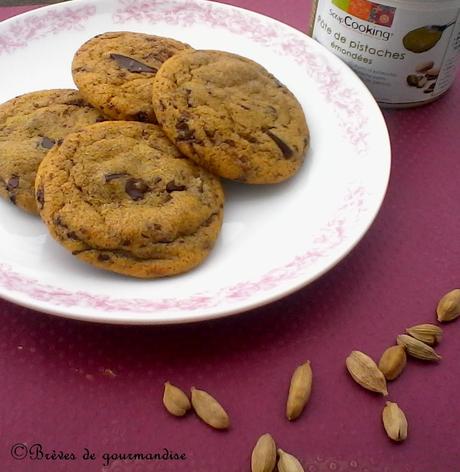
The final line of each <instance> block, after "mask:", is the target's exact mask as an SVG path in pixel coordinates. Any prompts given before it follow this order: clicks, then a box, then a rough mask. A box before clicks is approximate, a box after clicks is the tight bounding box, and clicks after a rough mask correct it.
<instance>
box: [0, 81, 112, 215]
mask: <svg viewBox="0 0 460 472" xmlns="http://www.w3.org/2000/svg"><path fill="white" fill-rule="evenodd" d="M103 120H104V117H103V116H102V115H101V114H100V113H99V111H97V110H96V109H95V108H93V107H92V106H91V105H89V104H88V103H87V102H85V101H84V100H83V98H82V97H81V95H80V94H79V93H78V91H77V90H70V89H55V90H43V91H39V92H32V93H28V94H25V95H21V96H20V97H16V98H13V99H12V100H9V101H8V102H6V103H3V104H2V105H0V195H1V196H2V197H3V198H6V199H8V200H10V201H11V202H13V203H15V204H16V205H17V206H18V207H20V208H22V209H24V210H26V211H28V212H30V213H38V211H37V206H36V204H35V195H34V185H35V174H36V172H37V169H38V166H39V164H40V162H41V161H42V159H43V158H44V157H45V155H46V154H47V152H48V151H49V150H50V149H51V148H52V147H53V146H54V145H55V144H56V143H59V142H61V140H62V139H63V138H64V137H65V136H66V135H67V134H69V133H71V132H74V131H78V130H79V129H81V128H82V127H84V126H87V125H91V124H94V123H96V122H98V121H103Z"/></svg>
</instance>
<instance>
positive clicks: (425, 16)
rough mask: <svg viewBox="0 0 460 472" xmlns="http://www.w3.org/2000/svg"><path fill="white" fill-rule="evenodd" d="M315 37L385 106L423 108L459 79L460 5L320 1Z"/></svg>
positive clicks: (458, 0) (422, 0)
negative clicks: (350, 69)
mask: <svg viewBox="0 0 460 472" xmlns="http://www.w3.org/2000/svg"><path fill="white" fill-rule="evenodd" d="M310 33H311V35H312V37H313V38H314V39H316V40H317V41H318V42H320V43H321V44H322V45H324V46H325V47H326V48H327V49H329V50H330V51H331V52H333V53H334V54H336V55H337V56H338V57H340V58H341V59H343V60H344V61H345V62H346V63H347V64H348V65H349V66H350V67H351V68H352V69H353V70H354V71H355V72H356V73H357V74H358V75H359V77H360V78H361V79H362V80H363V82H364V83H365V84H366V85H367V87H368V88H369V90H370V91H371V93H372V94H373V95H374V97H375V99H376V100H377V102H379V104H380V105H382V106H388V107H409V106H417V105H422V104H425V103H429V102H432V101H433V100H436V99H437V98H439V97H440V96H441V95H443V94H444V93H445V92H447V90H448V89H449V87H450V86H451V85H452V83H453V81H454V79H455V70H456V66H457V64H458V62H459V59H460V0H377V1H375V2H374V1H369V0H315V4H314V8H313V14H312V20H311V31H310Z"/></svg>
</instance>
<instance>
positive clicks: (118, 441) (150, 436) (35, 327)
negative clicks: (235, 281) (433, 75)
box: [0, 0, 460, 472]
mask: <svg viewBox="0 0 460 472" xmlns="http://www.w3.org/2000/svg"><path fill="white" fill-rule="evenodd" d="M227 3H233V4H237V5H239V6H242V7H246V8H249V9H253V10H256V11H260V12H262V13H265V14H268V15H270V16H273V17H276V18H278V19H280V20H282V21H285V22H287V23H289V24H291V25H293V26H294V27H297V28H299V29H302V30H306V25H307V23H308V17H309V11H310V7H311V4H310V2H309V0H289V1H286V2H275V1H270V2H266V1H265V0H239V1H234V2H227ZM14 13H15V11H14V10H13V11H12V10H11V9H9V10H4V9H1V8H0V19H2V18H5V17H6V16H7V15H11V14H14ZM384 114H385V118H386V120H387V124H388V128H389V131H390V136H391V141H392V148H393V164H392V175H391V181H390V186H389V190H388V194H387V197H386V199H385V201H384V204H383V207H382V210H381V212H380V214H379V215H378V217H377V219H376V221H375V223H374V224H373V226H372V227H371V229H370V230H369V232H368V233H367V235H366V236H365V237H364V239H363V240H362V242H361V243H360V244H359V245H358V246H357V247H356V248H355V249H354V251H353V252H352V253H351V254H350V255H349V256H348V257H347V258H346V259H345V260H344V261H343V262H342V263H340V264H339V265H338V266H337V267H335V268H334V269H333V270H332V271H330V272H329V273H327V274H326V275H325V276H323V277H322V278H321V279H319V280H318V281H316V282H315V283H313V284H312V285H310V286H308V287H306V288H304V289H303V290H300V291H299V292H297V293H295V294H293V295H291V296H289V297H287V298H285V299H283V300H280V301H278V302H276V303H273V304H271V305H269V306H266V307H263V308H260V309H258V310H254V311H252V312H249V313H244V314H242V315H238V316H234V317H231V318H228V319H223V320H219V321H213V322H209V323H200V324H194V325H185V326H169V327H122V326H107V325H92V324H85V323H81V322H75V321H68V320H64V319H59V318H56V317H51V316H48V315H44V314H40V313H37V312H33V311H31V310H27V309H25V308H21V307H18V306H16V305H14V304H11V303H8V302H6V301H2V302H0V308H1V309H0V400H1V407H0V470H1V471H2V472H22V471H24V472H54V471H70V472H73V471H76V472H80V471H85V472H86V471H116V472H151V471H152V472H154V471H155V472H156V471H159V472H169V471H174V472H175V471H178V472H180V471H187V472H245V471H249V470H250V466H249V464H250V454H251V450H252V447H253V445H254V443H255V441H256V440H257V438H258V437H259V436H260V435H261V434H263V433H265V432H270V433H271V434H272V435H273V436H274V438H275V439H276V441H277V443H278V445H279V447H281V448H283V449H284V450H286V451H288V452H291V453H293V454H295V455H296V456H297V457H299V459H301V461H302V463H303V465H304V469H305V471H307V472H322V471H347V472H354V471H359V472H364V471H367V472H455V471H458V470H460V452H459V447H458V438H457V433H456V432H458V425H459V423H460V407H459V406H458V392H459V391H460V375H458V374H459V367H458V359H460V342H459V339H460V320H458V321H457V322H454V323H451V324H449V325H445V326H444V328H445V330H444V334H445V336H444V339H443V341H442V343H441V344H440V346H439V349H438V351H439V353H440V354H441V355H442V356H443V360H442V361H441V362H440V364H439V365H435V364H426V363H423V362H416V361H413V360H410V361H409V362H408V366H407V368H406V371H405V372H404V373H403V375H402V376H401V377H400V378H399V379H398V380H396V381H395V382H393V383H391V384H390V385H389V391H390V395H389V397H388V399H390V400H392V401H396V402H398V403H399V405H400V406H401V408H402V409H403V410H404V411H405V413H406V415H407V418H408V421H409V438H408V440H407V441H406V442H405V443H404V444H402V445H395V444H392V443H391V442H390V441H389V440H388V439H387V437H386V435H385V432H384V430H383V427H382V423H381V411H382V409H383V406H384V404H385V400H384V399H383V398H382V397H380V396H378V395H374V394H372V393H370V392H367V391H364V390H363V389H361V388H359V387H358V386H357V385H356V384H355V383H354V382H353V381H352V379H351V378H350V376H349V375H348V374H347V373H346V370H345V358H346V356H347V355H348V354H349V352H350V351H351V350H353V349H359V350H362V351H364V352H366V353H368V354H369V355H371V356H373V357H374V358H375V359H378V358H379V357H380V355H381V354H382V352H383V351H384V349H385V348H386V347H388V346H389V345H391V344H393V343H394V341H395V337H396V335H397V334H399V333H400V332H402V331H403V330H404V328H406V327H407V326H410V325H413V324H418V323H424V322H433V321H434V320H435V315H434V310H435V306H436V303H437V301H438V299H439V297H440V295H442V294H443V293H444V292H446V291H448V290H450V289H452V288H455V287H459V286H460V245H459V235H460V185H459V176H460V151H459V149H460V120H459V117H460V77H457V82H456V84H455V85H454V87H453V88H452V90H451V91H450V93H449V94H447V95H446V96H445V97H444V98H443V99H441V100H439V101H437V102H435V103H433V104H431V105H428V106H426V107H422V108H418V109H412V110H402V111H385V112H384ZM306 359H310V360H311V363H312V368H313V373H314V384H313V392H312V396H311V399H310V402H309V404H308V406H307V409H306V411H305V412H304V414H303V416H302V417H301V418H300V419H299V420H297V421H296V422H295V423H289V422H288V421H287V420H286V419H285V418H284V407H285V400H286V394H287V389H288V384H289V379H290V375H291V372H292V370H293V369H294V368H295V367H296V366H297V365H298V364H300V363H301V362H303V361H305V360H306ZM165 380H170V381H171V382H172V383H174V384H176V385H178V386H180V387H182V388H183V389H188V388H189V387H191V386H192V385H194V386H196V387H198V388H203V389H205V390H207V391H209V392H210V393H212V394H214V395H215V397H216V398H218V399H219V400H220V402H221V403H222V404H223V405H224V406H225V408H226V409H227V411H228V413H229V415H230V417H231V421H232V426H231V429H230V430H229V431H228V432H219V431H214V430H212V429H210V428H209V427H207V426H206V425H204V424H203V423H202V422H200V421H199V420H198V419H197V417H196V416H194V415H192V414H191V415H188V416H187V417H185V418H182V419H176V418H173V417H171V416H169V415H168V414H167V413H166V412H165V410H164V409H163V406H162V404H161V397H162V390H163V382H164V381H165ZM15 443H27V444H28V445H29V446H30V445H32V444H34V443H41V444H42V445H43V448H44V450H45V451H46V452H49V453H51V452H52V451H53V449H54V450H55V451H57V452H58V451H66V452H74V453H75V454H76V455H77V456H81V454H82V453H83V452H84V448H85V447H86V448H89V449H90V450H91V451H92V452H94V453H96V454H97V456H98V458H97V459H96V460H95V461H91V462H88V461H83V460H82V459H80V458H77V459H76V460H75V461H65V460H45V459H43V460H38V461H30V460H23V461H20V460H14V459H12V457H11V455H10V449H11V447H12V446H13V445H14V444H15ZM163 448H168V449H169V450H172V451H175V452H180V453H182V452H184V453H186V455H187V460H186V461H183V462H161V463H159V462H138V463H132V462H123V461H121V462H120V461H118V462H113V463H112V464H111V465H110V466H109V467H104V464H103V460H102V454H103V453H104V452H108V453H114V452H125V453H127V452H156V451H162V449H163Z"/></svg>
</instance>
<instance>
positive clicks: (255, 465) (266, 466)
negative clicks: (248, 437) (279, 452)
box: [251, 433, 276, 472]
mask: <svg viewBox="0 0 460 472" xmlns="http://www.w3.org/2000/svg"><path fill="white" fill-rule="evenodd" d="M275 466H276V445H275V441H274V440H273V438H272V437H271V436H270V434H268V433H265V434H263V435H262V436H261V437H260V438H259V439H258V440H257V443H256V445H255V446H254V449H253V450H252V456H251V471H252V472H273V470H274V469H275Z"/></svg>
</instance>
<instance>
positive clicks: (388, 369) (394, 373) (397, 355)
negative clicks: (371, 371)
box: [379, 346, 407, 380]
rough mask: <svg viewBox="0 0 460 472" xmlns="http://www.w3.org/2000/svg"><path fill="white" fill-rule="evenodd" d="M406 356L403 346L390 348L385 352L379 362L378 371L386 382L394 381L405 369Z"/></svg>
mask: <svg viewBox="0 0 460 472" xmlns="http://www.w3.org/2000/svg"><path fill="white" fill-rule="evenodd" d="M406 363H407V356H406V350H405V349H404V347H403V346H391V347H389V348H388V349H386V350H385V352H384V353H383V354H382V357H381V358H380V361H379V369H380V370H381V371H382V373H383V375H384V376H385V378H386V379H387V380H394V379H395V378H396V377H398V376H399V375H400V374H401V372H402V371H403V370H404V367H406Z"/></svg>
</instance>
